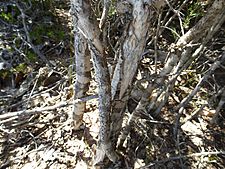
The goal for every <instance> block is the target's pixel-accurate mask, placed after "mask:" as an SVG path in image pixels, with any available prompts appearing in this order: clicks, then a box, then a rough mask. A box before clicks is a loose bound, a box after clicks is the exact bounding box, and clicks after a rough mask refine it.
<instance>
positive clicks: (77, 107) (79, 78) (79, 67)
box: [72, 32, 91, 130]
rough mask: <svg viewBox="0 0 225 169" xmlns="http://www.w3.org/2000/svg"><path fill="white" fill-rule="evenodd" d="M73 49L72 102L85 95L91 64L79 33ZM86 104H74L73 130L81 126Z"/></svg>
mask: <svg viewBox="0 0 225 169" xmlns="http://www.w3.org/2000/svg"><path fill="white" fill-rule="evenodd" d="M74 42H75V43H74V47H75V66H76V68H75V71H76V82H75V86H74V92H75V93H74V100H76V99H79V98H82V97H84V96H85V95H86V92H87V91H88V89H89V84H90V80H91V64H90V58H91V56H90V51H89V49H88V45H87V41H86V40H85V38H84V36H83V35H82V34H79V32H76V33H75V36H74ZM85 108H86V102H80V103H75V104H74V111H73V118H72V119H73V122H74V128H75V130H76V129H78V128H79V127H80V125H81V124H82V119H83V114H84V112H85Z"/></svg>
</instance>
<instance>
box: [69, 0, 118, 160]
mask: <svg viewBox="0 0 225 169" xmlns="http://www.w3.org/2000/svg"><path fill="white" fill-rule="evenodd" d="M71 2H72V10H73V11H74V14H75V16H76V17H77V29H78V30H79V31H80V33H82V34H83V35H84V37H85V38H86V39H87V41H88V44H89V49H90V51H91V57H92V59H93V65H94V69H95V73H96V81H97V83H98V92H99V93H98V96H99V121H100V131H99V145H98V150H97V154H96V160H95V163H98V162H100V161H102V160H103V158H104V157H105V155H107V157H108V158H109V159H110V160H111V161H113V162H115V161H116V160H117V155H116V153H115V151H114V149H113V148H112V144H111V140H110V139H109V138H110V114H111V86H110V84H111V83H110V78H109V77H110V76H109V71H108V67H107V62H106V57H105V53H104V50H103V45H102V42H101V41H100V39H99V35H100V30H99V28H98V24H97V22H96V19H95V18H94V15H93V14H92V10H91V1H88V0H84V1H81V0H72V1H71Z"/></svg>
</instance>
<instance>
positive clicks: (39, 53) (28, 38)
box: [15, 2, 52, 66]
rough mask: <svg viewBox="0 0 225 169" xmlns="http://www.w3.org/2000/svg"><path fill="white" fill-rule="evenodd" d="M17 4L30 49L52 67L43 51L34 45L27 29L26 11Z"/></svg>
mask: <svg viewBox="0 0 225 169" xmlns="http://www.w3.org/2000/svg"><path fill="white" fill-rule="evenodd" d="M15 4H16V6H17V8H18V9H19V11H20V13H21V18H22V24H23V28H24V31H25V34H26V39H27V43H28V45H30V47H31V48H32V50H33V51H34V53H36V54H37V55H38V56H39V57H40V58H41V59H42V60H43V61H45V63H47V64H48V65H49V66H50V65H52V64H51V63H50V62H49V60H48V59H47V58H46V57H45V56H44V54H43V53H41V51H40V50H39V49H38V48H36V47H35V46H34V44H33V43H32V41H31V38H30V35H29V32H28V29H27V25H26V20H25V18H26V15H25V13H24V10H23V9H22V8H21V6H20V5H19V4H18V3H17V2H16V3H15Z"/></svg>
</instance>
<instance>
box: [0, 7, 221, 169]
mask: <svg viewBox="0 0 225 169" xmlns="http://www.w3.org/2000/svg"><path fill="white" fill-rule="evenodd" d="M58 15H59V19H60V18H61V21H60V22H61V23H62V25H64V26H65V31H68V32H70V33H69V34H71V22H69V21H70V16H69V14H68V10H66V11H65V10H58ZM68 22H69V23H70V24H68ZM66 25H69V27H67V26H66ZM70 36H71V35H68V37H67V38H65V39H67V40H65V42H64V43H65V44H64V46H63V47H60V45H59V46H58V48H59V50H60V49H62V52H61V53H60V56H59V55H58V54H57V53H54V52H53V53H50V54H49V55H48V57H47V58H48V59H49V60H50V62H52V63H54V64H55V68H54V71H52V70H51V69H50V68H49V67H47V66H45V65H37V66H36V67H32V66H29V65H28V67H27V74H26V75H25V76H24V75H23V77H24V78H19V77H20V76H21V75H17V76H13V78H16V77H17V78H18V79H14V80H15V81H17V83H18V84H17V86H16V88H13V87H12V86H11V85H9V84H10V80H11V79H8V81H4V82H2V83H1V86H0V98H1V99H2V100H1V101H0V108H1V110H2V112H4V113H0V169H5V168H8V169H31V168H37V169H45V168H49V169H70V168H71V169H72V168H73V169H74V168H76V169H91V168H106V166H105V167H102V166H101V165H99V166H93V160H94V156H95V150H96V147H97V139H98V132H99V119H98V99H97V98H96V97H95V96H96V94H97V85H96V82H95V80H92V82H91V85H90V90H89V91H88V95H89V96H93V97H90V99H89V100H88V101H87V110H86V113H85V114H84V118H83V125H82V126H81V128H80V130H77V131H75V130H73V128H72V127H71V126H70V123H68V121H67V119H68V114H70V113H72V110H73V105H72V103H73V85H74V78H75V75H74V72H72V68H73V66H74V61H73V53H72V51H71V50H72V49H71V48H72V46H73V42H70V39H71V37H70ZM68 39H69V40H68ZM65 46H66V47H65ZM56 48H57V46H50V49H54V50H55V49H56ZM58 48H57V49H58ZM71 53H72V54H71ZM145 63H146V60H143V63H141V64H143V65H144V66H145ZM29 70H30V71H29ZM31 70H32V71H31ZM92 73H93V72H92ZM221 78H223V77H222V76H221ZM5 80H6V79H5ZM186 90H187V91H186ZM21 91H24V92H21ZM179 91H182V92H184V91H185V92H186V93H188V89H187V88H179V89H178V92H179ZM175 100H176V99H175ZM129 104H130V105H128V106H133V105H132V104H133V103H132V102H130V103H129ZM174 104H175V103H174V101H171V102H170V103H168V105H167V108H165V109H163V112H162V113H161V114H160V116H159V117H157V118H151V117H143V118H139V119H138V120H137V122H136V123H135V125H134V126H133V128H132V130H131V132H130V134H129V136H128V137H127V139H126V142H125V143H124V147H123V148H122V149H121V150H119V151H120V153H121V154H122V162H121V166H122V167H121V166H120V168H123V169H130V168H135V169H138V168H140V169H141V168H142V169H144V168H146V169H147V168H152V169H153V168H160V169H161V168H167V169H172V168H202V169H214V168H215V169H216V168H221V169H222V168H225V120H224V119H222V120H221V121H220V123H219V124H218V125H211V124H210V120H211V118H212V116H213V115H214V113H215V108H213V107H212V106H209V105H206V106H205V107H204V108H203V109H201V111H198V112H194V111H193V110H192V109H190V110H189V109H187V110H188V111H187V112H186V113H185V114H184V115H183V116H182V117H181V120H180V123H176V121H177V113H175V112H174V113H171V111H170V110H171V109H172V107H174ZM223 111H224V110H222V113H221V114H223V115H221V116H223V117H224V116H225V115H224V112H223ZM128 115H129V112H127V113H126V117H127V116H128ZM174 133H176V134H174ZM103 163H104V164H108V167H107V168H115V166H114V167H113V164H111V163H110V162H109V161H108V160H107V159H105V161H104V162H103Z"/></svg>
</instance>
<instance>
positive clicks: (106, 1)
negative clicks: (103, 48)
mask: <svg viewBox="0 0 225 169" xmlns="http://www.w3.org/2000/svg"><path fill="white" fill-rule="evenodd" d="M103 3H104V5H103V11H102V16H101V19H100V22H99V28H100V29H102V28H103V26H104V25H105V22H106V19H107V15H108V12H109V7H110V3H111V1H109V0H104V2H103Z"/></svg>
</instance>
